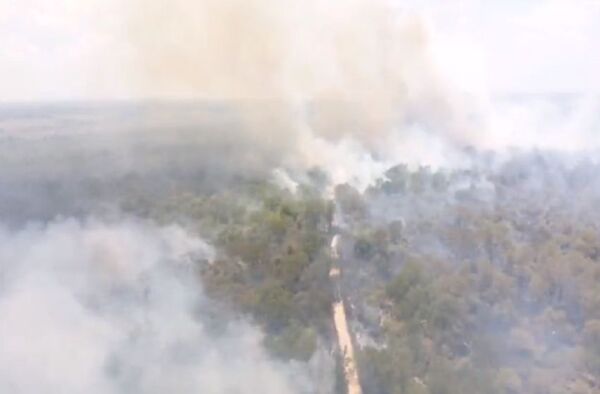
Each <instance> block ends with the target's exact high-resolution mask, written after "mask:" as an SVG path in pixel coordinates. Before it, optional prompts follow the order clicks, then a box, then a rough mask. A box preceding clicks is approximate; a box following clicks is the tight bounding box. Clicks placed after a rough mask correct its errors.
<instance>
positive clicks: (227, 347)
mask: <svg viewBox="0 0 600 394" xmlns="http://www.w3.org/2000/svg"><path fill="white" fill-rule="evenodd" d="M213 254H214V251H213V250H212V248H211V247H210V246H209V245H207V244H206V243H204V242H203V241H202V240H200V239H198V238H195V237H193V236H191V235H189V234H188V233H186V231H185V230H183V229H182V228H180V227H177V226H169V227H157V226H155V225H152V224H151V223H147V222H142V221H138V220H134V219H131V220H126V219H122V220H121V221H119V222H114V223H111V222H103V221H99V220H96V219H92V218H90V219H86V220H75V219H64V220H57V221H54V222H51V223H48V224H45V225H43V224H31V225H29V226H28V227H27V228H25V229H22V230H20V231H17V232H11V231H8V230H7V229H4V228H2V229H0V284H1V285H0V289H1V290H0V349H2V351H0V391H2V392H7V393H8V392H10V393H23V394H29V393H32V394H33V393H41V392H44V393H67V394H68V393H84V392H85V393H99V394H100V393H101V394H106V393H165V392H177V393H198V392H205V393H216V394H218V393H232V392H244V393H256V392H262V393H273V394H275V393H277V394H288V393H289V394H291V393H312V392H315V389H314V386H313V385H314V384H315V383H316V382H319V383H322V381H319V380H318V379H315V376H312V375H311V371H310V370H311V368H310V367H309V365H308V364H300V363H291V362H290V363H284V362H276V361H273V360H272V359H270V358H269V356H268V355H267V354H266V352H265V350H264V349H263V348H262V345H261V340H262V334H261V332H260V330H259V329H258V328H256V327H254V326H252V325H251V324H249V323H247V322H244V321H241V320H239V319H235V318H234V317H233V315H231V316H228V314H227V312H226V311H223V310H222V308H219V306H217V305H214V304H212V303H211V302H210V301H208V300H207V299H206V298H205V297H204V296H203V294H202V290H201V288H200V285H199V283H198V282H197V280H196V276H195V275H193V273H194V262H197V261H199V260H211V259H212V258H213ZM321 357H323V355H321ZM313 372H314V370H313ZM322 373H323V374H326V373H325V372H322ZM323 390H327V389H326V388H324V389H323ZM323 392H326V391H323Z"/></svg>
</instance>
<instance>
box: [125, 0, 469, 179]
mask: <svg viewBox="0 0 600 394" xmlns="http://www.w3.org/2000/svg"><path fill="white" fill-rule="evenodd" d="M130 15H131V18H130V20H129V24H128V31H129V35H128V39H129V40H130V43H131V45H132V47H133V48H135V55H134V59H135V60H134V65H133V70H135V73H134V75H132V81H133V82H132V85H133V86H134V89H137V90H139V91H140V92H141V95H143V96H145V95H152V94H162V95H165V96H167V97H168V96H184V97H186V96H187V97H200V98H203V99H209V100H224V101H226V102H227V103H229V104H230V105H234V106H235V107H236V108H237V110H238V111H239V112H240V113H241V114H242V118H243V119H244V124H245V126H246V128H247V129H248V130H247V131H248V132H251V133H253V134H255V136H256V137H255V138H256V139H257V143H261V142H262V141H264V140H267V141H280V143H281V144H282V146H287V147H292V148H293V149H292V151H293V153H295V154H296V155H295V156H296V157H295V158H292V159H290V160H292V161H293V160H299V161H300V162H301V163H302V164H305V165H306V164H308V165H321V166H324V167H330V166H335V167H338V168H332V170H331V172H332V173H333V176H334V177H337V178H340V179H338V180H344V179H341V178H343V177H344V176H346V178H347V175H346V174H343V171H342V170H341V168H340V167H343V166H346V167H348V166H350V165H351V162H352V161H355V160H356V159H357V158H358V157H360V156H362V155H371V154H373V153H376V154H378V155H383V156H385V157H386V158H390V157H393V156H398V155H399V154H400V155H404V154H406V155H407V156H408V155H410V157H408V159H410V160H414V159H417V160H422V161H429V162H432V161H436V160H437V158H436V157H435V156H436V155H439V154H440V152H439V151H438V152H433V153H426V154H424V155H423V157H422V156H421V155H419V154H417V153H415V152H414V150H412V149H405V148H404V147H403V146H402V145H400V144H399V143H400V141H408V144H403V145H412V146H414V145H415V144H416V143H415V142H410V141H415V140H418V141H419V144H428V145H431V143H433V144H437V145H443V144H451V145H454V144H456V145H459V146H462V145H465V144H472V143H474V142H475V140H476V137H477V135H476V134H475V133H474V131H475V129H474V126H475V124H474V122H472V121H471V120H469V113H468V111H467V109H468V105H467V102H466V100H465V99H464V97H462V96H461V95H459V94H458V93H457V92H456V91H454V90H453V88H452V86H451V85H450V84H448V83H447V81H445V79H444V77H443V74H442V73H441V72H440V70H439V68H438V66H437V62H436V59H435V56H434V53H433V46H432V43H431V41H432V35H433V31H432V29H431V27H430V26H429V24H428V23H427V21H426V20H425V19H423V18H421V17H419V16H418V15H415V14H413V13H409V12H406V11H403V10H401V9H398V8H395V7H394V6H392V4H391V3H390V2H387V1H382V0H377V1H365V0H352V1H333V2H332V1H322V0H309V1H306V2H301V3H299V2H295V1H289V0H284V1H280V0H277V1H276V0H253V1H241V0H229V1H215V0H204V1H199V2H189V1H183V0H177V1H175V2H168V3H166V2H163V1H160V0H156V1H150V2H148V1H143V2H137V1H133V2H132V3H131V12H130ZM334 143H335V144H334ZM338 143H339V144H338ZM353 144H354V145H356V144H358V145H360V149H359V151H357V149H355V148H354V146H353ZM334 145H335V146H334ZM391 146H392V147H391ZM401 146H402V149H400V147H401ZM298 147H299V148H298ZM322 149H327V150H337V151H338V152H343V155H344V156H345V157H344V158H343V162H340V160H341V157H339V156H340V155H338V157H336V159H330V158H328V157H323V156H327V155H323V154H322V153H317V152H319V151H322ZM442 150H447V149H446V148H443V149H442ZM444 153H445V152H444ZM291 156H293V155H291ZM298 156H299V157H298ZM432 156H433V157H432ZM334 161H335V163H334ZM336 163H337V164H336ZM354 167H355V166H352V168H354ZM371 171H373V169H371ZM356 172H357V173H359V172H360V171H356ZM346 180H347V179H346Z"/></svg>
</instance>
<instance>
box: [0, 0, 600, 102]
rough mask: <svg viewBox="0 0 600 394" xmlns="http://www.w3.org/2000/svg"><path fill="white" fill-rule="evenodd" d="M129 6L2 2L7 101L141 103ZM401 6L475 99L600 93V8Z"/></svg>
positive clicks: (464, 2) (490, 2) (535, 3)
mask: <svg viewBox="0 0 600 394" xmlns="http://www.w3.org/2000/svg"><path fill="white" fill-rule="evenodd" d="M129 1H130V0H125V1H119V0H54V1H52V2H50V1H47V0H18V1H17V0H0V102H11V101H48V100H80V99H83V100H106V99H128V98H138V97H137V95H138V94H136V93H134V92H132V91H131V88H130V87H129V85H128V80H129V79H130V78H131V76H132V75H133V74H135V69H132V62H131V59H132V56H133V55H134V54H135V51H136V48H135V47H134V46H132V44H131V42H129V41H128V40H127V39H125V37H127V32H128V22H127V20H126V19H127V18H126V16H125V15H126V14H127V13H126V12H125V11H124V6H125V5H126V4H127V3H128V2H129ZM190 1H191V0H190ZM337 1H346V0H337ZM139 4H144V1H139ZM164 4H169V3H168V2H165V3H164ZM391 4H393V6H394V7H397V8H400V9H402V10H410V12H414V13H415V14H418V15H420V16H421V17H422V18H423V19H424V20H426V21H427V24H428V26H429V27H430V29H431V31H432V32H433V40H432V42H433V44H434V53H435V56H436V59H437V61H438V63H439V65H440V68H441V69H442V72H443V73H444V75H445V76H446V77H447V78H448V79H449V80H451V81H452V82H453V83H455V84H456V85H457V86H458V87H460V88H461V89H463V90H465V91H478V92H480V91H485V92H489V93H492V94H493V93H560V92H577V93H600V72H598V71H597V70H600V0H421V1H417V0H391ZM145 94H149V95H152V96H155V97H160V96H161V95H162V94H163V92H161V91H156V92H145Z"/></svg>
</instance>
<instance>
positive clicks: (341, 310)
mask: <svg viewBox="0 0 600 394" xmlns="http://www.w3.org/2000/svg"><path fill="white" fill-rule="evenodd" d="M338 242H339V235H336V236H334V237H333V239H332V241H331V257H332V259H333V261H334V264H333V266H332V267H331V271H330V272H329V277H330V278H331V280H332V282H333V283H334V286H335V291H336V301H335V302H334V304H333V322H334V324H335V330H336V333H337V337H338V344H339V347H340V351H341V352H342V357H343V361H344V376H345V378H346V384H347V386H348V390H347V393H348V394H362V389H361V387H360V380H359V378H358V369H357V364H356V358H355V356H354V345H353V344H352V336H351V335H350V329H349V327H348V319H347V318H346V309H345V307H344V300H343V298H342V294H341V290H340V283H339V279H340V275H341V269H340V267H339V264H337V262H338V261H339V258H340V255H339V252H338Z"/></svg>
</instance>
